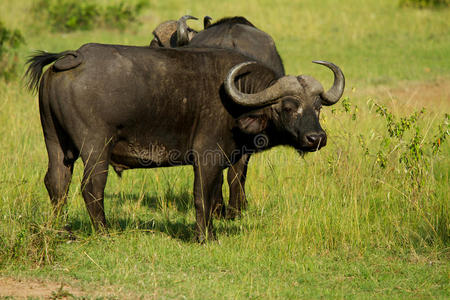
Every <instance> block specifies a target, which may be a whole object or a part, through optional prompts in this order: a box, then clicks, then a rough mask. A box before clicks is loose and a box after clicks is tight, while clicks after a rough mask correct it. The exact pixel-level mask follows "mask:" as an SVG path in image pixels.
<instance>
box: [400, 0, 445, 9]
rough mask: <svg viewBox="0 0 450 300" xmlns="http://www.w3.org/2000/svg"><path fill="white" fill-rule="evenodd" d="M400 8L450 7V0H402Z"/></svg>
mask: <svg viewBox="0 0 450 300" xmlns="http://www.w3.org/2000/svg"><path fill="white" fill-rule="evenodd" d="M399 4H400V6H403V7H418V8H426V7H448V6H450V0H400V3H399Z"/></svg>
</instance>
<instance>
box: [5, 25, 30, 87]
mask: <svg viewBox="0 0 450 300" xmlns="http://www.w3.org/2000/svg"><path fill="white" fill-rule="evenodd" d="M24 42H25V40H24V38H23V36H22V34H21V33H20V31H19V30H17V29H16V30H12V29H8V28H7V27H5V25H3V23H2V22H1V21H0V77H1V78H4V79H5V80H7V81H9V80H11V79H13V78H14V77H15V76H16V75H17V65H18V60H19V59H18V55H17V48H19V46H20V45H22V44H23V43H24Z"/></svg>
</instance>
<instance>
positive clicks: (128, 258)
mask: <svg viewBox="0 0 450 300" xmlns="http://www.w3.org/2000/svg"><path fill="white" fill-rule="evenodd" d="M0 6H1V9H0V19H2V20H3V22H4V23H5V24H6V25H8V26H9V27H11V28H17V29H20V30H21V31H22V33H23V35H24V37H25V39H26V41H27V43H26V45H24V46H22V47H21V48H20V49H19V51H20V52H19V53H20V55H19V60H20V63H21V64H23V62H24V61H25V59H26V56H27V55H29V53H30V52H31V51H32V50H35V49H44V50H48V51H54V52H56V51H62V50H65V49H76V48H78V47H79V46H80V45H81V44H83V43H87V42H102V43H120V44H133V45H146V44H148V43H149V41H150V39H151V32H152V30H153V28H154V27H155V26H156V25H157V24H159V23H160V22H161V21H164V20H166V19H176V18H178V17H179V16H181V15H184V14H187V13H189V14H192V15H195V16H199V17H201V16H203V15H210V16H212V17H214V18H216V19H217V18H219V17H222V16H228V15H244V16H246V17H248V19H249V20H251V21H252V22H253V23H254V24H255V25H256V26H258V27H259V28H261V29H262V30H264V31H266V32H268V33H269V34H271V35H272V36H273V37H274V39H275V41H276V43H277V47H278V49H279V52H280V54H281V56H282V58H283V60H284V63H285V66H286V69H287V72H288V73H290V74H303V73H306V74H310V75H313V76H315V77H316V78H318V79H320V80H321V81H322V82H323V83H324V85H325V86H329V85H331V82H332V78H331V77H332V76H331V75H330V72H329V71H327V70H325V69H324V68H323V69H322V68H320V67H319V66H317V65H314V64H311V63H310V62H311V60H314V59H324V60H329V61H333V62H335V63H336V64H338V65H339V66H341V67H342V68H343V70H344V73H345V74H346V78H347V91H346V93H345V97H346V100H345V101H343V102H342V103H340V104H337V105H336V106H335V107H334V109H332V108H325V109H324V110H323V114H322V124H323V126H324V127H325V128H326V130H327V132H328V136H329V144H328V145H327V147H325V148H324V149H322V150H320V151H319V152H318V153H312V154H308V155H306V156H305V157H304V158H302V157H300V156H298V154H296V152H295V151H293V150H291V149H288V148H276V149H273V150H270V151H267V152H265V153H262V154H258V155H255V156H254V157H253V158H252V160H251V162H250V166H249V174H248V180H247V191H248V198H249V199H248V200H249V208H248V210H247V211H245V213H244V214H243V216H242V218H241V219H239V220H235V221H223V220H216V221H215V226H216V228H217V233H218V241H217V242H213V243H208V244H206V245H198V244H196V243H195V242H193V237H194V231H193V228H194V209H193V201H192V195H191V190H192V184H193V176H192V175H193V174H192V170H191V168H189V167H177V168H166V169H153V170H136V171H129V172H126V173H125V174H124V177H123V178H122V179H119V178H118V177H117V176H115V174H113V172H111V173H110V176H109V178H108V184H107V187H106V199H105V204H106V215H107V218H108V221H109V222H110V224H111V230H110V234H109V235H107V236H103V235H97V234H93V233H92V230H91V225H90V222H89V219H88V216H87V211H86V209H85V207H84V202H83V199H82V197H81V193H80V180H81V171H82V164H81V162H78V163H77V164H76V167H75V174H74V178H73V180H72V185H71V189H70V196H69V201H68V206H67V217H66V218H65V219H64V220H62V221H61V222H60V223H58V224H54V223H53V222H52V218H51V217H50V202H49V200H48V196H47V192H46V190H45V187H44V184H43V177H44V175H45V170H46V165H47V156H46V151H45V146H44V143H43V138H42V133H41V127H40V121H39V113H38V106H37V99H36V96H35V95H31V94H29V93H28V92H26V91H25V89H24V88H23V83H22V82H21V81H20V80H16V81H12V82H4V81H1V80H0V124H1V125H2V126H0V145H1V147H0V170H1V172H0V197H1V202H0V275H1V276H6V277H14V278H20V279H22V280H24V279H27V278H33V279H46V280H51V281H54V282H63V283H65V284H68V285H72V286H75V287H77V288H78V289H80V290H82V291H85V293H86V295H87V296H88V297H89V296H92V297H94V298H95V297H97V296H98V295H110V297H117V298H122V297H125V296H123V295H128V296H127V297H140V296H143V297H149V298H152V297H154V298H184V297H186V298H195V299H199V298H202V299H208V298H227V299H228V298H308V299H309V298H321V297H342V298H386V299H392V298H411V297H416V298H443V299H444V298H448V297H449V296H450V291H449V289H450V284H449V279H450V263H449V258H450V252H449V246H450V238H449V236H450V213H449V200H448V199H450V195H449V174H450V159H449V157H450V146H449V142H448V140H444V139H443V138H442V136H443V135H442V133H443V132H448V119H447V123H445V116H444V114H445V113H449V112H450V91H449V86H450V31H449V30H448V28H449V18H450V11H449V10H416V9H399V8H398V7H397V4H396V1H390V0H379V1H375V0H370V1H356V0H345V1H333V0H324V1H313V0H305V1H281V0H271V1H265V0H261V1H247V2H245V1H212V0H211V1H198V2H195V3H194V2H193V1H191V2H189V3H186V2H185V1H175V0H169V1H160V2H159V1H158V2H155V3H151V4H150V6H149V7H148V8H147V9H146V10H145V11H144V13H143V15H142V16H141V17H140V22H141V23H140V24H138V23H136V24H131V25H130V26H129V29H127V30H125V31H117V30H108V29H94V30H90V31H76V32H72V33H58V32H52V31H51V30H50V29H49V28H48V25H47V24H46V23H45V20H41V19H40V18H39V17H37V16H36V15H35V14H34V13H33V12H32V11H31V6H32V1H31V2H29V1H25V0H15V1H12V0H6V1H2V3H1V4H0ZM193 26H194V27H197V28H200V27H201V26H200V23H199V24H195V23H193ZM436 86H437V87H438V88H436ZM423 87H425V88H423ZM430 90H432V92H430ZM399 91H401V92H399ZM377 105H381V106H382V107H383V108H385V109H387V111H388V112H391V113H392V115H393V116H394V118H395V120H396V121H399V120H400V118H401V117H404V118H407V117H410V116H412V115H413V114H414V112H415V111H420V110H421V108H422V107H425V108H426V112H424V113H422V114H420V115H419V119H418V120H417V121H416V122H415V123H414V122H413V123H414V124H413V126H412V128H411V129H409V130H406V132H405V134H404V136H402V137H401V138H397V137H393V136H391V135H390V133H389V131H388V128H389V127H388V123H387V121H386V118H385V117H383V116H382V115H381V114H382V111H380V110H378V112H377V107H379V106H377ZM391 124H392V123H391ZM439 125H440V126H441V127H439ZM416 128H417V130H418V131H419V133H418V135H417V132H416ZM415 136H418V139H416V140H415V139H414V137H415ZM433 143H435V145H436V143H438V144H439V145H440V147H439V149H440V150H439V152H438V153H436V154H434V153H433ZM414 147H419V148H420V149H422V151H423V152H422V154H420V155H419V156H420V157H419V159H417V160H415V161H414V160H413V162H412V165H407V164H406V163H405V162H404V160H403V161H400V158H401V157H402V156H405V155H406V156H407V155H413V154H414V153H415V152H414V151H413V150H414ZM411 149H413V150H411ZM417 153H420V152H417ZM417 153H416V154H417ZM383 163H384V165H383ZM224 194H225V195H227V194H228V191H227V188H226V186H225V187H224ZM64 226H66V227H68V228H70V233H68V232H67V231H66V230H63V228H64ZM74 237H75V239H73V238H74ZM103 291H104V292H103ZM0 295H1V293H0ZM130 295H131V296H130Z"/></svg>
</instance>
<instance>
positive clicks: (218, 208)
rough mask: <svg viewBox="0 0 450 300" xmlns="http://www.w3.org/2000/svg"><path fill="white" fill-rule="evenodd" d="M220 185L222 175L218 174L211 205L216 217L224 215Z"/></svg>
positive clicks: (221, 183)
mask: <svg viewBox="0 0 450 300" xmlns="http://www.w3.org/2000/svg"><path fill="white" fill-rule="evenodd" d="M222 185H223V175H220V179H219V182H218V183H217V185H216V187H215V192H214V195H215V196H214V207H213V212H214V216H216V217H218V218H223V217H225V204H224V203H223V195H222Z"/></svg>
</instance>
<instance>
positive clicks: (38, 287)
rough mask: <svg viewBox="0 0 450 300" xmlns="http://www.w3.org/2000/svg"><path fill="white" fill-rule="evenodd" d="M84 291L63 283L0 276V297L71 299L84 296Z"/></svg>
mask: <svg viewBox="0 0 450 300" xmlns="http://www.w3.org/2000/svg"><path fill="white" fill-rule="evenodd" d="M86 295H87V294H86V292H84V291H82V290H80V289H77V288H74V287H71V286H69V285H67V284H64V283H57V282H50V281H40V280H29V279H26V280H23V279H14V278H8V277H7V278H0V297H13V298H14V299H26V298H29V297H30V298H39V299H55V298H56V299H72V298H73V297H82V296H86Z"/></svg>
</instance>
